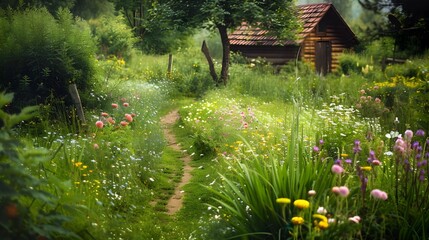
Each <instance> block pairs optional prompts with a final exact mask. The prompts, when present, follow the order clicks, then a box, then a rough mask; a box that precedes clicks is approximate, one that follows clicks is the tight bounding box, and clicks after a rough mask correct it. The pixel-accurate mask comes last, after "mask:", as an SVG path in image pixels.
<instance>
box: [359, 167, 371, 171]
mask: <svg viewBox="0 0 429 240" xmlns="http://www.w3.org/2000/svg"><path fill="white" fill-rule="evenodd" d="M360 169H361V170H363V171H371V170H372V167H371V166H364V167H360Z"/></svg>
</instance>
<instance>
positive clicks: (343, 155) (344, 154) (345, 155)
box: [341, 153, 349, 158]
mask: <svg viewBox="0 0 429 240" xmlns="http://www.w3.org/2000/svg"><path fill="white" fill-rule="evenodd" d="M348 156H349V155H348V154H347V153H341V157H344V158H346V157H348Z"/></svg>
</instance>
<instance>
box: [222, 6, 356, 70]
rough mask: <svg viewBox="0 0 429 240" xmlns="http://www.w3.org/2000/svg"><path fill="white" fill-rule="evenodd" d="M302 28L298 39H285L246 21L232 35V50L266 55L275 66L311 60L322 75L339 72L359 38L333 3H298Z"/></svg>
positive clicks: (254, 54) (251, 55)
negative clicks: (342, 58)
mask: <svg viewBox="0 0 429 240" xmlns="http://www.w3.org/2000/svg"><path fill="white" fill-rule="evenodd" d="M297 8H298V14H299V15H298V16H299V21H301V23H302V31H301V32H300V33H299V34H298V36H297V40H281V39H277V38H276V37H274V36H272V35H268V34H267V33H268V31H266V30H262V29H260V28H257V27H252V26H249V25H247V24H246V23H243V24H242V25H241V26H240V27H238V28H237V29H236V30H235V31H234V32H232V33H231V34H229V36H228V38H229V42H230V46H231V51H234V52H240V53H241V54H242V55H243V56H245V57H248V58H258V57H261V58H265V59H266V60H267V61H268V62H271V63H272V64H273V65H283V64H285V63H287V62H288V61H291V60H296V59H298V60H302V61H305V62H308V63H310V65H312V66H313V67H314V69H315V70H316V71H317V72H318V73H319V74H323V75H324V74H326V73H328V72H331V71H335V70H336V69H337V68H338V65H339V56H340V55H341V53H342V52H344V50H346V49H350V48H352V47H353V46H354V45H356V44H357V42H358V41H357V38H356V36H355V34H354V33H353V32H352V30H351V29H350V28H349V26H348V25H347V23H346V22H345V21H344V19H343V18H342V17H341V16H340V14H339V13H338V12H337V10H336V9H335V7H334V5H332V4H331V3H319V4H306V5H300V6H297Z"/></svg>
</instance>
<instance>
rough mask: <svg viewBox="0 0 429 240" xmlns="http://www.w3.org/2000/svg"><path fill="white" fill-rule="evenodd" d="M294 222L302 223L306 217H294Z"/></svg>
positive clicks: (296, 223)
mask: <svg viewBox="0 0 429 240" xmlns="http://www.w3.org/2000/svg"><path fill="white" fill-rule="evenodd" d="M292 223H293V224H294V225H302V224H303V223H304V218H302V217H293V218H292Z"/></svg>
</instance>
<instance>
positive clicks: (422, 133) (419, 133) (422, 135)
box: [416, 129, 425, 137]
mask: <svg viewBox="0 0 429 240" xmlns="http://www.w3.org/2000/svg"><path fill="white" fill-rule="evenodd" d="M416 136H419V137H424V136H425V131H423V129H419V130H417V131H416Z"/></svg>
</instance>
